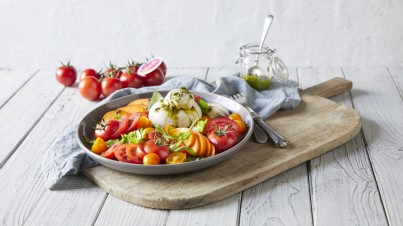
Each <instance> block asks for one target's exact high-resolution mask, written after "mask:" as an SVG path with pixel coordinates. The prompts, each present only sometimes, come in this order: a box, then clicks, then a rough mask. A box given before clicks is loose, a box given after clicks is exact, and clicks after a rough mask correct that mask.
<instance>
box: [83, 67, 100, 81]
mask: <svg viewBox="0 0 403 226" xmlns="http://www.w3.org/2000/svg"><path fill="white" fill-rule="evenodd" d="M86 77H94V78H96V79H99V77H100V76H99V74H98V72H96V71H95V70H94V69H91V68H89V69H85V70H84V71H83V72H81V74H80V81H81V80H83V79H84V78H86Z"/></svg>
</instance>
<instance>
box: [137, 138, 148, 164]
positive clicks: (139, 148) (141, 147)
mask: <svg viewBox="0 0 403 226" xmlns="http://www.w3.org/2000/svg"><path fill="white" fill-rule="evenodd" d="M146 154H147V153H146V152H145V151H144V142H140V143H138V145H137V148H136V155H137V157H139V158H140V159H141V160H143V158H144V156H145V155H146Z"/></svg>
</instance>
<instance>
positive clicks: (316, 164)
mask: <svg viewBox="0 0 403 226" xmlns="http://www.w3.org/2000/svg"><path fill="white" fill-rule="evenodd" d="M299 75H300V85H301V86H302V87H309V86H311V85H312V84H318V83H320V82H323V81H326V80H328V79H330V78H331V77H332V76H334V75H343V72H342V69H341V68H328V67H327V68H300V69H299ZM332 100H334V101H335V102H337V103H341V104H344V105H346V106H350V107H351V106H352V105H351V98H350V94H349V93H348V92H345V93H342V94H340V95H338V96H336V97H334V98H332ZM364 147H365V145H364V142H363V139H362V136H361V134H360V135H359V136H356V137H355V138H353V139H352V140H351V141H349V142H348V143H346V144H345V145H342V146H340V147H338V148H337V149H335V150H332V151H330V152H328V153H325V154H323V155H321V156H319V157H317V158H314V159H312V160H311V161H310V165H309V168H310V181H311V192H312V198H311V200H312V209H313V210H315V211H314V212H313V214H314V217H313V219H314V224H315V225H372V224H375V225H386V224H387V221H386V216H385V213H384V211H383V206H382V203H381V200H380V196H379V192H378V189H377V185H376V181H375V177H374V175H373V173H372V168H371V165H370V163H369V159H368V155H367V152H366V150H365V148H364ZM340 194H343V195H340Z"/></svg>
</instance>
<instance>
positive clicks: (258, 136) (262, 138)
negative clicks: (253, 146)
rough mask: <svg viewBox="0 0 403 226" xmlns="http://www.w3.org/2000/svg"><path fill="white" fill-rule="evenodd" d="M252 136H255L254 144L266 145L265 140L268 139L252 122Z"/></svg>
mask: <svg viewBox="0 0 403 226" xmlns="http://www.w3.org/2000/svg"><path fill="white" fill-rule="evenodd" d="M253 135H254V136H255V140H256V142H258V143H259V144H264V143H267V140H268V139H269V137H268V136H267V134H266V133H265V132H264V131H263V129H262V128H261V127H260V126H259V125H258V124H257V123H256V122H254V125H253Z"/></svg>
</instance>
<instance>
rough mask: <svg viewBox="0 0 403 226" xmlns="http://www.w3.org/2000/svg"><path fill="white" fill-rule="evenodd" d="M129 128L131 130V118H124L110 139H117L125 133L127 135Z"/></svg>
mask: <svg viewBox="0 0 403 226" xmlns="http://www.w3.org/2000/svg"><path fill="white" fill-rule="evenodd" d="M127 128H129V118H128V117H126V116H124V117H122V118H120V120H119V127H118V129H117V130H116V131H115V133H113V134H112V135H111V137H110V139H117V138H120V136H121V135H122V134H124V133H126V131H127Z"/></svg>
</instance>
